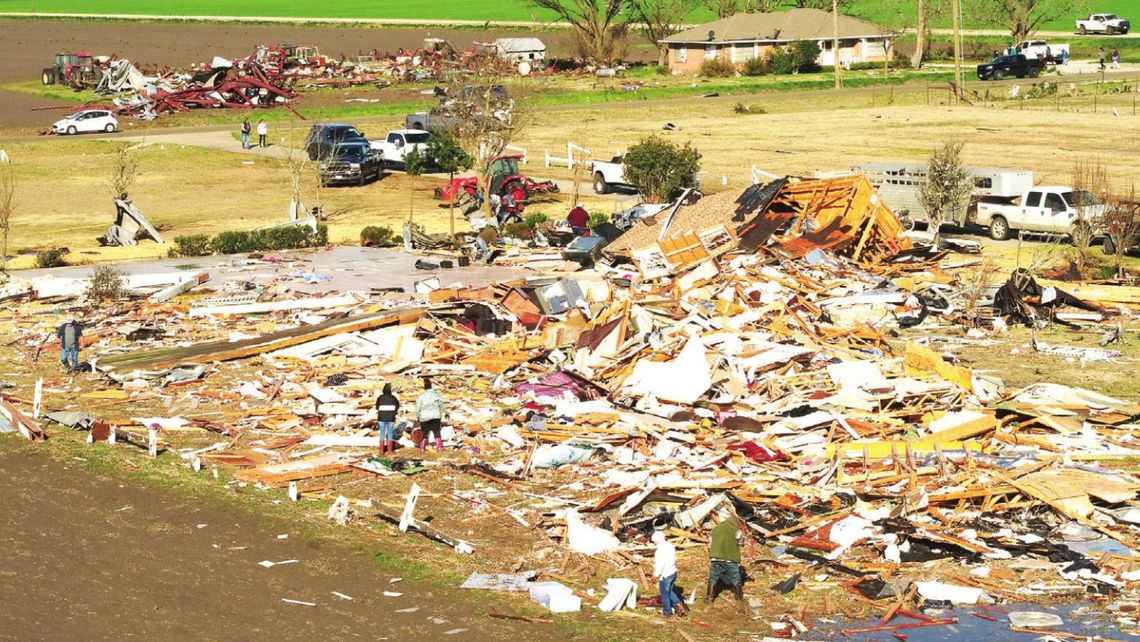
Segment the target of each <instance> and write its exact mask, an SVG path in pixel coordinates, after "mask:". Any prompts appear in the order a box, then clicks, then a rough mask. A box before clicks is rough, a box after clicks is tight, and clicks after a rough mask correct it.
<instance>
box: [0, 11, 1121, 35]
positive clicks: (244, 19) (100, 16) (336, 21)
mask: <svg viewBox="0 0 1140 642" xmlns="http://www.w3.org/2000/svg"><path fill="white" fill-rule="evenodd" d="M3 17H7V18H24V19H26V18H48V19H64V20H66V19H96V20H139V21H148V22H149V21H168V22H187V21H190V22H195V21H196V22H225V23H261V24H265V23H277V24H290V25H298V24H305V25H314V24H333V25H377V26H390V27H400V26H403V27H418V26H434V25H438V26H442V27H487V28H494V27H559V28H564V29H565V28H569V27H570V25H569V24H568V23H566V22H559V21H556V20H552V21H549V22H544V21H542V20H445V19H438V18H432V19H417V18H304V17H295V16H199V15H189V14H183V15H165V14H162V15H160V14H118V13H97V12H91V13H88V12H68V13H44V12H33V11H0V18H3ZM694 26H697V25H696V24H682V25H680V27H682V28H688V27H694ZM931 33H933V34H935V35H939V36H948V35H951V34H952V33H953V30H951V29H931ZM962 35H963V36H1008V35H1009V31H1008V30H1005V29H963V30H962ZM1033 36H1034V37H1035V38H1067V37H1082V36H1080V34H1078V33H1076V32H1075V31H1038V32H1035V33H1034V34H1033ZM1097 36H1098V34H1089V35H1088V36H1085V37H1097ZM1100 37H1103V36H1100ZM1112 37H1113V38H1140V31H1132V32H1129V33H1127V34H1124V35H1115V36H1112Z"/></svg>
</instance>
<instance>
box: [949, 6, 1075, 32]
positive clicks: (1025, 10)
mask: <svg viewBox="0 0 1140 642" xmlns="http://www.w3.org/2000/svg"><path fill="white" fill-rule="evenodd" d="M967 6H968V7H969V9H971V10H972V11H971V13H973V15H974V16H976V17H977V18H979V19H980V20H981V21H982V22H985V23H986V24H991V25H994V26H996V27H1004V28H1006V29H1008V30H1009V35H1010V38H1012V39H1013V41H1014V42H1021V41H1022V40H1025V39H1026V38H1028V37H1029V36H1030V34H1032V33H1034V32H1035V31H1037V30H1038V29H1040V28H1041V26H1042V25H1044V24H1045V23H1047V22H1051V21H1053V20H1056V19H1057V18H1060V17H1061V16H1064V15H1066V14H1069V13H1078V12H1080V11H1082V10H1083V9H1084V8H1085V7H1086V5H1085V3H1084V2H1081V1H1080V0H1076V1H1074V0H969V1H968V3H967Z"/></svg>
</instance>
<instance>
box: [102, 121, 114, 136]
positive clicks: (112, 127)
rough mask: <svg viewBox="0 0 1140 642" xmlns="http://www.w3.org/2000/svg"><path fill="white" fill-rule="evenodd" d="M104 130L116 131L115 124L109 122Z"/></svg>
mask: <svg viewBox="0 0 1140 642" xmlns="http://www.w3.org/2000/svg"><path fill="white" fill-rule="evenodd" d="M103 131H105V132H107V133H108V134H114V133H115V126H114V125H112V124H111V123H107V126H106V127H104V128H103Z"/></svg>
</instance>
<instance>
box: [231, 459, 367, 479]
mask: <svg viewBox="0 0 1140 642" xmlns="http://www.w3.org/2000/svg"><path fill="white" fill-rule="evenodd" d="M357 459H360V457H345V456H344V455H340V454H335V455H321V456H319V457H309V458H307V459H298V460H297V461H290V462H286V463H283V464H269V465H266V466H258V467H257V468H248V469H245V470H239V471H237V472H236V473H234V479H236V480H238V481H244V482H248V483H251V484H253V483H261V484H264V485H266V486H285V485H287V484H288V483H289V482H291V481H298V480H301V479H313V478H314V477H328V476H330V475H339V474H340V473H346V472H348V471H350V470H351V469H352V467H351V464H352V462H353V461H355V460H357Z"/></svg>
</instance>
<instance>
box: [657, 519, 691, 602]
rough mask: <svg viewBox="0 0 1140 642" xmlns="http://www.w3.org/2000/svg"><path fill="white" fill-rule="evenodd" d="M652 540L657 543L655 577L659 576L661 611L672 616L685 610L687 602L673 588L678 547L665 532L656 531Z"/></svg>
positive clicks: (675, 577)
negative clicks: (668, 538) (667, 537)
mask: <svg viewBox="0 0 1140 642" xmlns="http://www.w3.org/2000/svg"><path fill="white" fill-rule="evenodd" d="M652 541H653V543H654V544H656V545H657V550H656V551H654V553H653V577H656V578H657V588H658V589H660V591H661V613H662V614H664V615H665V617H672V615H673V612H674V611H676V612H677V614H678V615H680V614H683V613H684V612H685V602H684V601H682V600H681V598H680V596H678V595H677V593H676V591H675V590H674V589H673V585H674V584H675V583H676V582H677V547H676V546H673V544H671V543H670V542H669V540H667V539H665V533H663V532H662V531H656V532H654V533H653V538H652Z"/></svg>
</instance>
